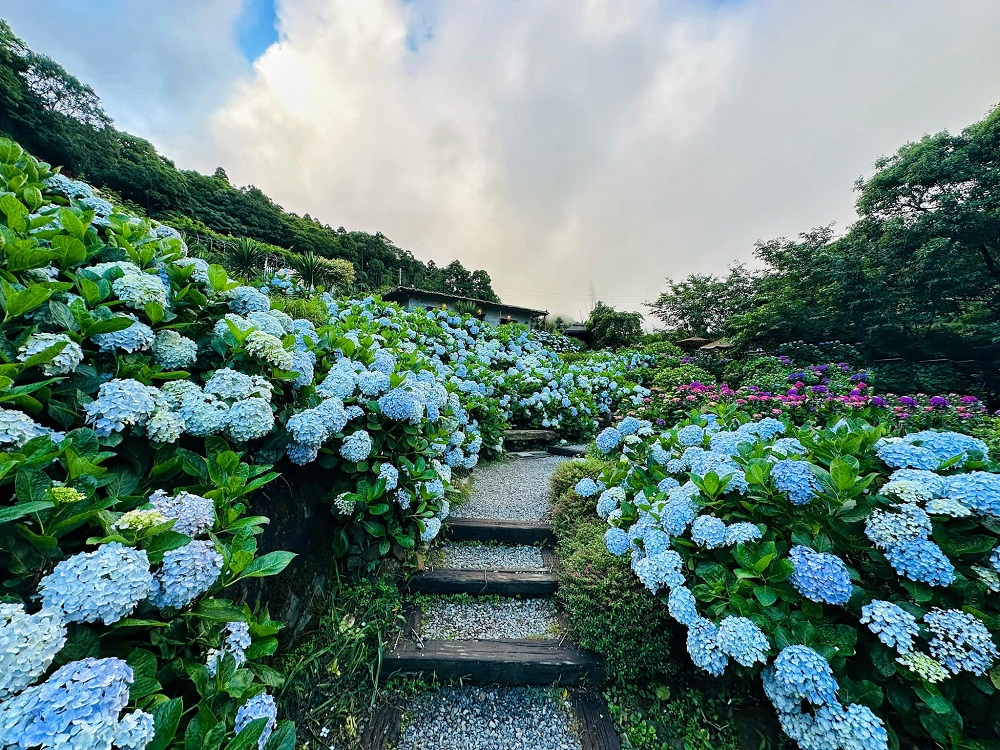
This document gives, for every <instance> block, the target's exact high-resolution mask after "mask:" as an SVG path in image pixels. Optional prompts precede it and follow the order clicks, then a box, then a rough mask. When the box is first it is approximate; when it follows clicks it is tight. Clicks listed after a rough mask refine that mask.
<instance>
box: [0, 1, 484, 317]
mask: <svg viewBox="0 0 1000 750" xmlns="http://www.w3.org/2000/svg"><path fill="white" fill-rule="evenodd" d="M0 135H5V136H8V137H10V138H12V139H14V140H15V141H17V142H19V143H20V144H21V145H22V146H24V147H25V148H26V149H27V150H29V151H31V152H32V153H33V154H35V156H37V157H39V158H41V159H44V160H46V161H48V162H50V163H52V164H58V165H62V166H63V167H64V171H65V172H67V173H69V174H72V175H75V176H77V177H79V178H81V179H85V180H86V181H88V182H90V183H91V184H93V185H96V186H98V187H101V188H107V189H109V190H112V191H113V192H114V193H116V194H117V195H118V196H120V197H121V198H122V199H124V200H126V201H128V202H129V203H130V204H131V206H132V207H133V208H139V209H141V210H142V211H144V212H145V213H146V214H147V215H148V216H150V217H151V218H154V219H157V220H160V221H165V222H170V221H171V220H174V219H177V218H179V217H185V218H187V219H189V220H193V221H194V222H197V223H200V224H202V225H204V226H205V227H207V228H209V229H211V230H212V231H214V232H218V233H220V234H222V235H231V236H234V237H249V238H252V239H255V240H258V241H260V242H262V243H266V244H268V245H273V246H276V247H279V248H285V249H287V250H291V251H292V252H294V253H296V254H308V253H313V254H315V255H316V256H319V257H321V258H325V259H343V260H346V261H349V262H350V263H351V264H352V265H353V266H354V269H355V274H356V276H355V279H354V281H355V283H356V285H357V288H358V290H359V291H360V290H372V289H377V288H379V287H385V286H389V285H391V284H394V283H396V282H398V281H400V280H402V282H403V283H404V284H406V285H409V286H415V287H420V288H424V289H428V290H431V291H438V292H448V293H452V294H461V295H464V296H468V297H479V298H483V299H488V300H497V299H498V298H497V295H496V293H495V292H494V291H493V288H492V286H491V280H490V276H489V274H488V273H486V271H481V270H477V271H469V270H468V269H466V268H465V267H464V266H463V265H462V264H461V263H460V262H459V261H457V260H456V261H452V262H451V263H449V264H448V265H447V266H444V267H443V268H438V267H436V266H435V265H434V264H433V263H426V264H425V263H423V262H421V261H420V260H418V259H416V258H415V257H414V256H413V254H412V253H410V252H408V251H406V250H403V249H401V248H399V247H397V246H396V245H395V244H394V243H393V242H392V240H390V239H389V238H388V237H386V236H385V235H383V234H381V233H375V234H369V233H367V232H356V231H348V230H346V229H344V228H343V227H340V228H338V229H334V228H333V227H331V226H330V225H328V224H324V223H322V222H320V221H319V220H317V219H314V218H312V217H311V216H309V215H305V216H299V215H297V214H295V213H292V212H289V211H285V210H284V209H283V208H282V207H281V206H279V205H278V204H276V203H275V202H274V201H273V200H271V199H270V198H269V197H268V196H267V195H265V194H264V193H263V191H261V190H260V189H259V188H256V187H254V186H253V185H248V186H246V187H236V186H233V185H232V184H230V181H229V177H228V175H227V174H226V171H225V169H224V168H222V167H219V168H218V169H216V170H215V173H214V174H213V175H203V174H200V173H198V172H194V171H190V170H180V169H177V167H176V166H175V165H174V163H173V162H172V161H170V160H169V159H167V158H166V157H164V156H162V155H160V154H159V153H157V151H156V149H155V148H154V147H153V145H152V144H151V143H149V142H148V141H146V140H144V139H142V138H139V137H137V136H134V135H130V134H129V133H124V132H122V131H120V130H117V129H116V128H115V127H114V126H113V123H112V120H111V118H110V117H109V116H108V115H107V113H105V112H104V109H103V107H102V106H101V101H100V98H99V97H98V95H97V94H96V93H95V92H94V90H93V89H92V88H91V87H90V86H88V85H86V84H84V83H82V82H81V81H80V80H78V79H77V78H76V77H75V76H73V75H72V74H71V73H70V72H69V71H67V70H66V69H65V68H63V67H62V66H61V65H60V64H59V63H57V62H56V61H55V60H52V59H51V58H49V57H46V56H44V55H39V54H37V53H35V52H33V51H32V50H30V49H29V48H28V47H27V45H25V44H24V42H23V41H22V40H21V39H19V38H18V37H17V36H16V35H15V34H14V32H13V31H12V30H11V28H10V26H9V25H8V24H7V23H6V22H5V21H3V20H0Z"/></svg>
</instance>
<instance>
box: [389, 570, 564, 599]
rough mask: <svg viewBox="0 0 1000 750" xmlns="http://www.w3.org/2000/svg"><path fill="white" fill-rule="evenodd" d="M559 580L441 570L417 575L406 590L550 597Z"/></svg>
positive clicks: (530, 573)
mask: <svg viewBox="0 0 1000 750" xmlns="http://www.w3.org/2000/svg"><path fill="white" fill-rule="evenodd" d="M558 587H559V578H558V576H555V575H553V574H552V573H549V572H547V571H540V570H539V571H534V570H533V571H525V572H518V571H510V570H459V569H455V568H440V569H438V570H427V571H424V572H422V573H417V574H416V575H415V576H413V578H411V579H410V580H409V581H408V582H407V584H406V590H407V591H409V592H410V593H417V594H475V595H482V596H485V595H487V594H500V595H501V596H552V595H553V594H554V593H555V592H556V589H557V588H558Z"/></svg>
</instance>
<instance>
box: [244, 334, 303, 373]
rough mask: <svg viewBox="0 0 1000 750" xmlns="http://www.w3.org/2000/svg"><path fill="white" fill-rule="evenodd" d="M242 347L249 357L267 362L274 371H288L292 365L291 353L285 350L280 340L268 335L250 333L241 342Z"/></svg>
mask: <svg viewBox="0 0 1000 750" xmlns="http://www.w3.org/2000/svg"><path fill="white" fill-rule="evenodd" d="M243 347H244V348H245V349H246V351H247V354H249V355H250V356H251V357H253V358H255V359H257V360H260V361H262V362H267V364H269V365H270V366H271V367H274V368H275V369H278V370H286V371H289V370H291V369H292V366H293V364H294V359H293V358H292V352H290V351H289V350H287V349H285V345H284V344H283V343H282V341H281V339H280V338H278V337H277V336H272V335H271V334H269V333H264V332H263V331H258V330H253V331H250V333H249V335H247V337H246V340H245V341H244V342H243Z"/></svg>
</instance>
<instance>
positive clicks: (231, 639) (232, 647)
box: [205, 622, 252, 677]
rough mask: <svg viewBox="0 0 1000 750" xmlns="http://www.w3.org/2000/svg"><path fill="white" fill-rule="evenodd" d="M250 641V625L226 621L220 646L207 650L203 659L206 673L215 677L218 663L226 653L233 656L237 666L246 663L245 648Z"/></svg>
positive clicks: (248, 645)
mask: <svg viewBox="0 0 1000 750" xmlns="http://www.w3.org/2000/svg"><path fill="white" fill-rule="evenodd" d="M251 642H252V640H251V638H250V626H249V625H248V624H247V623H245V622H227V623H226V629H225V638H224V640H223V642H222V647H221V648H218V649H212V650H210V651H209V652H208V656H207V658H206V661H205V667H206V668H207V669H208V673H209V674H210V675H211V676H212V677H215V674H216V672H217V671H218V669H219V663H220V662H221V661H222V659H223V658H224V656H225V655H226V654H229V655H231V656H232V657H233V660H234V661H235V662H236V666H237V667H241V666H243V665H244V664H246V661H247V656H246V650H247V649H248V648H250V643H251Z"/></svg>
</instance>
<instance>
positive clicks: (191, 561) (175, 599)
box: [149, 539, 223, 609]
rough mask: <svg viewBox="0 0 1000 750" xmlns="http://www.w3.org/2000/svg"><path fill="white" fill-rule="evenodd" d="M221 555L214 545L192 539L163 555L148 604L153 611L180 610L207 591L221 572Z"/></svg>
mask: <svg viewBox="0 0 1000 750" xmlns="http://www.w3.org/2000/svg"><path fill="white" fill-rule="evenodd" d="M222 564H223V560H222V555H220V554H219V553H218V552H217V551H216V549H215V545H214V544H213V543H212V542H210V541H206V540H202V539H196V540H194V541H192V542H189V543H187V544H186V545H184V546H183V547H180V548H178V549H172V550H169V551H167V552H165V553H163V567H161V568H160V570H159V572H158V573H157V574H156V580H155V583H154V585H153V589H152V591H151V592H150V594H149V601H150V602H151V603H152V604H153V606H155V607H160V608H163V607H170V608H172V609H181V608H182V607H186V606H187V605H188V604H190V603H191V602H193V601H194V600H195V599H196V598H197V597H199V596H201V595H202V594H204V593H205V592H206V591H208V590H209V589H210V588H211V587H212V586H213V585H214V584H215V582H216V581H217V580H218V578H219V574H220V573H221V572H222Z"/></svg>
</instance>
